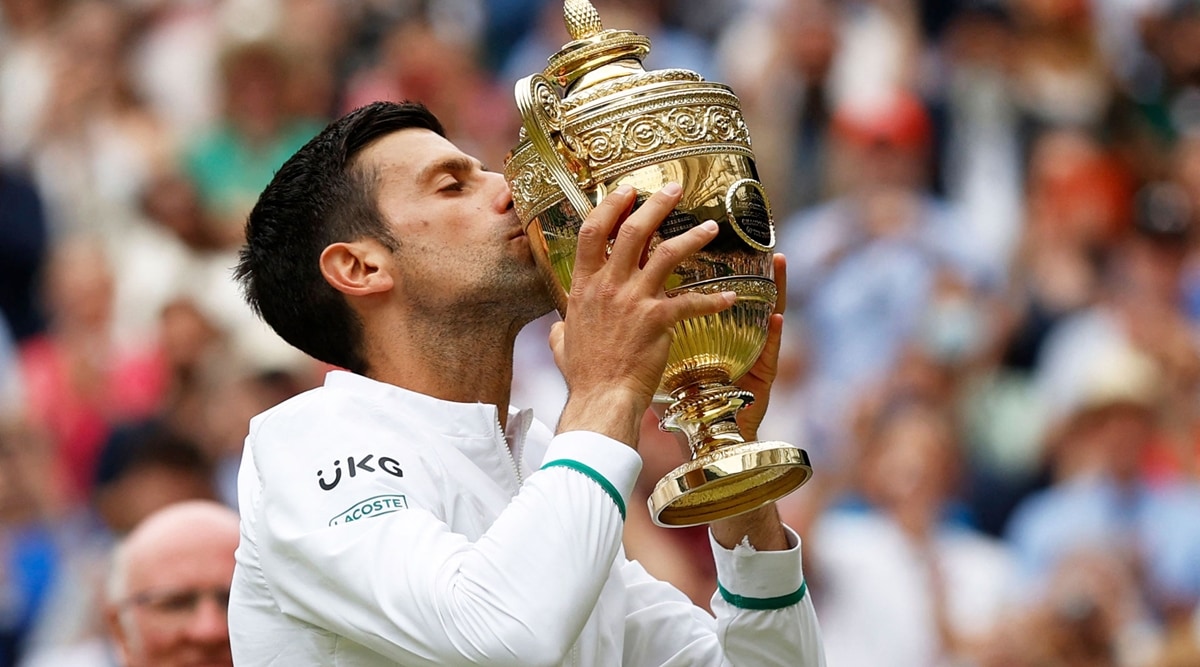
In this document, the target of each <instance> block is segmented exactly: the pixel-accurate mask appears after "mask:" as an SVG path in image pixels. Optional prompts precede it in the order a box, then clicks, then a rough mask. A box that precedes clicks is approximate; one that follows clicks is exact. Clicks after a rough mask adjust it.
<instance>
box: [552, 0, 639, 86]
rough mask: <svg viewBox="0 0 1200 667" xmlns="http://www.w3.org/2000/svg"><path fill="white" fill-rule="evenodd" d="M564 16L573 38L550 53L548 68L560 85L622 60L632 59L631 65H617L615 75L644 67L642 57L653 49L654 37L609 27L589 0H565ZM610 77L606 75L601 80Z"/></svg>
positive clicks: (573, 82) (568, 30)
mask: <svg viewBox="0 0 1200 667" xmlns="http://www.w3.org/2000/svg"><path fill="white" fill-rule="evenodd" d="M563 19H564V21H565V22H566V24H567V32H568V33H570V35H571V40H572V41H570V42H568V43H567V44H565V45H563V47H562V49H560V50H559V51H558V53H555V54H554V55H552V56H550V59H549V65H548V66H547V67H546V69H545V72H544V73H545V75H546V77H547V78H550V79H552V80H554V81H555V82H556V83H558V85H560V86H562V87H563V88H569V87H571V86H572V85H573V84H575V83H576V82H577V81H579V80H580V79H581V78H582V77H584V76H585V75H587V74H589V73H592V72H595V71H597V70H599V69H600V68H601V67H603V66H605V65H609V64H614V63H619V62H620V61H628V62H627V64H628V67H624V68H614V69H616V70H617V71H614V72H612V76H622V75H625V74H629V70H630V69H633V70H635V71H636V70H641V69H642V66H641V62H642V58H645V57H646V54H647V53H649V52H650V40H649V39H647V38H646V37H644V36H642V35H639V34H637V33H636V32H633V31H631V30H605V29H604V24H603V23H602V22H601V21H600V13H599V12H597V11H596V8H595V7H594V6H592V3H591V2H589V1H588V0H565V1H564V2H563ZM607 78H609V77H608V76H602V77H599V80H604V79H607ZM593 83H595V82H593Z"/></svg>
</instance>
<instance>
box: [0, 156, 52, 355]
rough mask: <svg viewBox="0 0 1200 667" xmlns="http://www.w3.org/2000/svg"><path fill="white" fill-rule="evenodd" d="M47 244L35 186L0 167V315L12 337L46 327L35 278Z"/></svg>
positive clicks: (47, 236)
mask: <svg viewBox="0 0 1200 667" xmlns="http://www.w3.org/2000/svg"><path fill="white" fill-rule="evenodd" d="M49 246H50V230H49V228H48V227H47V224H46V216H45V212H44V210H43V207H42V198H41V195H40V194H39V192H38V190H37V188H36V187H35V186H34V184H33V183H32V182H30V181H29V180H28V179H27V178H25V177H24V176H23V175H21V174H19V173H18V172H16V171H13V170H10V169H8V168H6V167H0V316H2V317H3V318H4V319H6V320H8V325H9V327H10V328H11V330H12V335H13V338H14V339H15V340H18V341H20V340H24V339H26V338H28V337H30V336H33V335H35V334H38V333H41V332H42V330H43V329H44V328H45V326H46V322H45V319H44V313H43V312H42V308H41V304H40V303H39V301H38V298H37V297H38V294H37V280H38V278H39V274H40V272H41V271H42V268H43V266H44V264H45V261H46V255H47V253H48V251H49Z"/></svg>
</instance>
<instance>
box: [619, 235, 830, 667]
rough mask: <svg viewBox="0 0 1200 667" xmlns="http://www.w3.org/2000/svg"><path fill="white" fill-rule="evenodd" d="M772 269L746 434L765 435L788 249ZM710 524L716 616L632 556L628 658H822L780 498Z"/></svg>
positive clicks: (810, 661) (747, 383)
mask: <svg viewBox="0 0 1200 667" xmlns="http://www.w3.org/2000/svg"><path fill="white" fill-rule="evenodd" d="M774 268H775V281H776V284H777V285H778V288H779V296H778V301H777V305H776V312H775V313H774V314H773V315H772V316H771V319H770V323H769V325H768V331H767V343H766V345H765V346H764V348H763V352H762V354H761V355H760V356H759V359H758V361H757V362H756V363H755V365H754V367H753V368H751V370H750V371H749V372H747V373H746V375H745V376H743V377H742V378H741V379H740V380H739V381H738V385H739V386H740V387H741V388H742V389H745V390H747V391H750V392H752V393H753V394H754V395H755V397H756V400H755V403H754V404H752V405H751V406H750V407H748V408H746V409H744V410H742V412H741V413H739V414H738V425H739V427H740V429H741V432H742V434H743V436H744V437H745V438H746V440H747V441H752V440H757V438H758V427H759V425H760V424H761V423H762V419H763V416H764V414H765V413H766V408H767V403H768V399H769V395H770V390H771V385H772V384H773V383H774V381H775V376H776V373H777V370H778V361H779V348H780V345H781V341H782V335H783V309H784V307H785V305H786V299H787V296H786V293H785V286H786V284H787V277H786V275H787V274H786V270H787V265H786V263H785V261H784V258H783V256H782V255H776V256H775V267H774ZM710 528H711V532H710V542H711V546H712V550H713V557H714V560H715V562H716V566H717V591H716V592H715V593H714V594H713V599H712V609H713V612H714V613H715V614H716V621H715V624H714V622H713V619H712V617H710V616H708V615H707V614H705V613H704V612H703V611H702V610H700V609H698V608H696V607H695V606H694V605H692V604H691V603H690V601H688V600H687V598H686V597H685V596H684V595H683V594H682V593H679V592H678V591H677V590H675V589H674V588H673V587H671V586H669V585H668V584H665V583H663V582H661V581H658V580H656V579H654V578H653V577H651V576H650V575H649V574H648V573H646V571H645V570H644V569H643V568H642V567H641V565H639V564H637V563H627V564H626V566H625V570H624V571H623V573H622V574H623V576H624V577H625V582H626V589H627V591H628V592H629V595H630V606H629V608H630V610H631V611H630V614H629V615H628V616H627V618H626V633H625V640H626V654H625V657H626V664H627V665H667V664H670V665H675V664H679V665H731V666H732V665H753V666H755V667H758V666H766V665H790V666H796V665H799V666H800V667H823V666H824V665H825V650H824V647H823V645H822V643H821V637H820V629H819V627H818V625H817V615H816V611H815V609H814V608H813V604H812V596H811V595H809V592H808V585H807V582H806V581H805V579H804V569H803V564H802V559H801V554H800V538H799V536H798V535H797V534H796V533H795V531H793V530H792V529H790V528H788V527H786V526H784V525H783V523H782V522H781V521H780V520H779V512H778V510H777V509H776V507H775V504H774V503H772V504H770V505H767V506H766V507H763V508H760V509H757V510H754V511H752V512H748V513H746V514H742V515H740V516H736V517H731V518H729V519H723V520H720V521H715V522H713V523H712V525H711V526H710ZM689 617H690V619H691V622H688V618H689Z"/></svg>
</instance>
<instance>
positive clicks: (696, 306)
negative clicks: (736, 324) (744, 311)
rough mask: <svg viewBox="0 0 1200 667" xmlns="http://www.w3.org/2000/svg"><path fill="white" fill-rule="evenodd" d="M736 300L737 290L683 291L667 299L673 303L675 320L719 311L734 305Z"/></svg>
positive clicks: (672, 310)
mask: <svg viewBox="0 0 1200 667" xmlns="http://www.w3.org/2000/svg"><path fill="white" fill-rule="evenodd" d="M734 301H737V293H736V292H717V293H716V294H703V293H701V292H681V293H679V294H676V295H675V296H673V297H670V298H668V299H667V302H668V303H669V304H671V318H672V319H673V320H674V321H675V322H679V321H681V320H687V319H691V318H693V317H704V316H705V315H713V314H715V313H719V312H721V311H722V310H725V309H726V308H728V307H730V306H732V305H733V302H734Z"/></svg>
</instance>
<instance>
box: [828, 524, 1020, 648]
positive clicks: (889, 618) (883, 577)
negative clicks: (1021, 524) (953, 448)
mask: <svg viewBox="0 0 1200 667" xmlns="http://www.w3.org/2000/svg"><path fill="white" fill-rule="evenodd" d="M811 543H812V545H813V547H814V548H815V549H816V551H815V552H814V554H813V555H812V557H813V558H816V559H817V560H816V561H814V562H816V563H817V565H816V567H819V568H820V572H821V596H822V597H821V616H822V619H823V620H822V626H823V630H822V634H823V636H824V639H825V644H826V648H827V649H828V651H829V661H830V664H832V665H838V666H839V667H914V666H916V665H921V666H922V667H934V666H937V665H947V664H952V663H951V662H950V661H949V659H948V658H949V656H945V655H943V654H942V651H941V646H940V644H941V641H940V639H939V637H938V631H937V626H936V623H935V618H936V617H935V614H934V604H935V601H934V598H933V595H934V594H935V593H934V591H935V590H936V585H935V582H934V580H933V578H932V572H931V571H930V562H929V561H930V559H933V560H934V561H935V562H936V564H937V565H936V567H937V568H938V570H939V571H940V578H941V589H942V591H943V593H944V595H945V598H944V602H945V605H946V612H947V616H948V618H949V619H950V622H951V623H952V625H953V626H954V630H955V631H957V632H959V633H962V634H963V635H966V636H969V637H975V636H980V635H983V634H986V633H987V632H988V631H989V630H990V629H991V628H992V626H993V624H995V623H996V622H997V621H998V620H999V619H1000V617H1001V615H1002V614H1003V613H1004V612H1005V611H1007V610H1008V608H1009V605H1010V604H1011V603H1012V602H1013V599H1012V595H1013V594H1012V591H1013V590H1015V588H1016V587H1015V586H1014V584H1015V581H1016V565H1015V560H1014V558H1013V556H1012V555H1011V554H1010V553H1009V552H1008V550H1007V549H1006V548H1005V547H1004V546H1003V543H1001V542H999V541H998V540H994V539H990V538H987V537H985V536H983V535H980V534H978V533H975V532H974V531H971V530H967V529H963V528H959V529H949V528H948V529H944V530H942V531H940V532H939V533H938V535H937V536H936V537H935V538H934V539H933V541H932V544H931V545H930V549H931V550H930V551H929V552H924V553H923V551H922V548H921V547H920V546H918V545H916V544H914V543H913V541H912V540H911V539H909V538H907V537H906V536H905V535H904V534H903V533H902V532H901V531H900V528H899V526H898V525H897V524H896V523H895V522H894V521H892V520H891V519H889V518H887V517H885V516H882V515H879V514H876V513H867V512H861V513H850V512H831V513H829V514H828V515H827V516H826V517H824V518H823V519H821V521H820V522H818V523H817V524H816V526H814V529H813V538H812V542H811Z"/></svg>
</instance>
